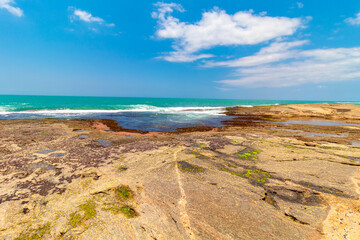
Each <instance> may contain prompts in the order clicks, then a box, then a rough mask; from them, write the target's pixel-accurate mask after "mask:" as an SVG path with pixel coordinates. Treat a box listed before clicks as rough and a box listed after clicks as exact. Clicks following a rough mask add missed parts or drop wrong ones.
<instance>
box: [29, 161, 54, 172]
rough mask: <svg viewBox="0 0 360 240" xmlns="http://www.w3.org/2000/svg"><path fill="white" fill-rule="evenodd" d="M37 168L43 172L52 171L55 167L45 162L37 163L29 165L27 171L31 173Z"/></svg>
mask: <svg viewBox="0 0 360 240" xmlns="http://www.w3.org/2000/svg"><path fill="white" fill-rule="evenodd" d="M38 168H41V169H43V170H54V169H55V167H54V166H53V165H50V164H48V163H46V162H39V163H32V164H30V166H29V167H28V170H29V171H33V170H35V169H38Z"/></svg>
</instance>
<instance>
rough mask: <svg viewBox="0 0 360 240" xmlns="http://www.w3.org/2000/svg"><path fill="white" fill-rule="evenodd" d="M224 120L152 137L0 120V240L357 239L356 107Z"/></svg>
mask: <svg viewBox="0 0 360 240" xmlns="http://www.w3.org/2000/svg"><path fill="white" fill-rule="evenodd" d="M228 114H229V115H233V116H234V119H233V120H231V121H228V122H227V123H228V124H229V126H227V127H223V128H215V129H213V128H201V129H200V128H199V129H197V130H203V131H204V132H199V131H195V130H196V128H195V129H194V128H192V129H181V130H179V131H178V132H177V133H164V134H159V133H156V134H155V133H153V134H152V133H147V132H139V131H136V130H134V131H131V130H126V129H123V128H121V127H118V128H117V127H116V124H114V122H111V120H74V119H73V120H65V119H38V120H2V121H0V166H1V167H0V184H1V185H0V186H1V188H0V237H1V239H159V240H160V239H274V240H275V239H276V240H278V239H286V240H288V239H360V203H359V194H360V191H359V189H360V171H359V169H360V144H358V143H359V142H360V125H358V124H360V106H353V105H334V104H305V105H284V106H266V107H253V108H241V107H237V108H231V109H228ZM295 120H302V122H297V124H293V123H291V122H292V121H295ZM304 120H316V121H317V122H315V123H314V124H316V125H313V124H309V122H307V121H304ZM324 120H332V121H335V120H336V121H341V122H342V123H341V124H339V123H334V122H332V123H329V122H327V123H324V122H323V121H324ZM284 122H287V124H286V123H284ZM289 122H290V124H289ZM320 123H321V124H320Z"/></svg>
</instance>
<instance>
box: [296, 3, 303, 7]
mask: <svg viewBox="0 0 360 240" xmlns="http://www.w3.org/2000/svg"><path fill="white" fill-rule="evenodd" d="M296 5H297V7H298V8H303V7H304V4H303V3H302V2H297V3H296Z"/></svg>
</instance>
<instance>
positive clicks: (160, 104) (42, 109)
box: [0, 95, 360, 131]
mask: <svg viewBox="0 0 360 240" xmlns="http://www.w3.org/2000/svg"><path fill="white" fill-rule="evenodd" d="M319 102H321V101H286V100H236V99H182V98H128V97H69V96H20V95H0V119H34V118H83V119H85V118H94V119H102V118H106V119H114V120H116V121H117V122H118V123H119V125H120V126H122V127H124V128H132V129H139V130H145V131H175V130H176V128H182V127H192V126H215V127H218V126H223V123H222V121H224V120H228V119H229V118H230V117H228V116H226V115H225V114H224V111H225V108H226V107H231V106H247V107H251V106H257V105H274V104H303V103H319ZM332 103H352V104H360V102H332Z"/></svg>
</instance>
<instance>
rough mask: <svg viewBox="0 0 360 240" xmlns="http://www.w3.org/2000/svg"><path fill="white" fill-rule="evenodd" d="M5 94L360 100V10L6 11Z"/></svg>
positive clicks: (80, 2) (112, 4)
mask: <svg viewBox="0 0 360 240" xmlns="http://www.w3.org/2000/svg"><path fill="white" fill-rule="evenodd" d="M0 29H1V31H0V84H1V88H0V94H26V95H82V96H124V97H185V98H192V97H195V98H240V99H294V100H298V99H299V100H301V99H303V100H349V101H350V100H354V101H356V100H360V93H359V89H360V41H359V40H360V1H356V0H346V1H341V2H339V1H336V0H327V1H323V0H317V1H310V0H302V1H291V0H273V1H268V0H261V1H260V0H254V1H234V0H221V1H220V0H197V1H194V0H183V1H164V2H157V1H153V2H152V1H149V0H142V1H108V0H103V1H101V2H100V1H93V0H87V1H85V0H77V1H69V0H61V1H60V0H57V1H40V0H0Z"/></svg>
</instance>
